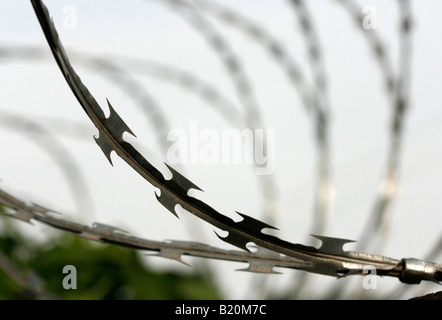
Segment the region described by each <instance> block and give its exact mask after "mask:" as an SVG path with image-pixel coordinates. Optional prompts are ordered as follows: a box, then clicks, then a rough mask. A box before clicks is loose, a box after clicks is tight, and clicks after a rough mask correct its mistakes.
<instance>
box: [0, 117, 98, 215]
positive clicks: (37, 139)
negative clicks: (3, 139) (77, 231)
mask: <svg viewBox="0 0 442 320" xmlns="http://www.w3.org/2000/svg"><path fill="white" fill-rule="evenodd" d="M0 126H1V127H2V128H5V129H8V130H13V131H15V132H19V133H20V134H22V135H24V136H26V137H27V138H29V139H30V140H31V141H32V142H33V143H35V144H37V145H38V146H39V147H40V148H41V149H42V150H43V151H44V152H46V153H47V154H48V156H49V157H50V158H52V160H53V161H54V162H55V163H56V164H57V165H58V167H59V168H60V170H61V172H62V173H63V175H64V176H65V178H66V183H67V184H68V185H69V188H70V191H71V193H72V197H73V200H74V203H75V205H76V212H77V213H81V212H90V213H91V214H94V210H93V208H94V205H93V199H92V196H91V192H90V189H89V186H88V184H87V182H86V178H85V175H84V173H83V171H82V169H81V168H80V166H79V164H78V163H77V162H76V160H75V157H74V155H73V154H72V153H71V152H70V150H69V148H67V147H65V145H64V144H63V143H62V142H61V141H60V140H59V139H58V138H57V137H56V136H55V135H54V134H52V133H51V132H50V131H49V130H47V129H46V128H45V127H43V126H41V125H40V124H39V123H38V122H37V121H34V120H31V119H28V118H27V117H25V116H23V115H19V114H12V113H10V112H7V111H5V110H0ZM5 152H7V151H6V150H5ZM29 157H30V156H29ZM84 210H87V211H84Z"/></svg>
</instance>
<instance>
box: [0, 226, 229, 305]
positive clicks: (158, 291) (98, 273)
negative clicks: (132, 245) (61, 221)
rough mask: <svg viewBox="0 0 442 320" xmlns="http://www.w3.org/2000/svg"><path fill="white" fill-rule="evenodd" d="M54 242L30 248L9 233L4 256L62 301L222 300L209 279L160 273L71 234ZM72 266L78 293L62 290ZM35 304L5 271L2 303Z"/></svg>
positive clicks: (0, 279)
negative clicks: (20, 301) (22, 301)
mask: <svg viewBox="0 0 442 320" xmlns="http://www.w3.org/2000/svg"><path fill="white" fill-rule="evenodd" d="M8 229H9V230H10V228H9V227H8ZM50 242H51V243H53V244H54V245H48V244H44V245H42V244H35V243H30V242H29V241H26V240H25V239H23V237H22V236H20V235H19V234H18V233H17V232H10V231H8V232H4V234H3V235H0V250H1V251H2V252H3V254H5V255H6V256H8V257H9V258H10V259H11V260H12V262H13V263H14V264H15V265H16V266H18V267H19V268H20V270H21V271H23V272H26V271H25V270H26V269H31V270H33V272H35V273H36V274H37V275H38V276H39V277H40V278H42V279H43V280H44V282H45V286H44V289H46V290H48V291H50V292H51V293H53V294H55V295H56V296H58V297H59V298H60V299H87V300H104V299H153V300H172V299H195V300H198V299H220V296H219V294H218V293H217V291H216V288H215V286H214V284H213V283H212V282H211V281H210V280H209V279H207V277H205V276H202V275H198V274H195V273H194V274H187V273H186V274H180V273H175V272H163V271H154V270H152V269H150V268H149V267H147V266H146V265H145V263H144V262H143V261H142V260H141V258H140V252H138V251H135V250H132V249H127V248H122V247H118V246H114V245H103V244H97V243H92V242H91V241H88V240H84V239H82V238H79V237H76V236H71V235H67V234H64V235H62V236H60V237H59V238H57V239H53V240H51V241H50ZM66 265H73V266H75V268H76V271H77V289H76V290H74V289H70V290H66V289H64V288H63V286H62V282H63V278H64V277H66V275H67V274H63V272H62V271H63V267H64V266H66ZM30 298H34V297H33V296H30V293H29V292H27V291H26V290H23V288H22V287H21V286H20V285H18V284H17V283H16V282H15V281H14V280H12V279H11V278H10V277H9V276H8V275H7V274H6V273H5V272H4V271H3V270H0V299H30Z"/></svg>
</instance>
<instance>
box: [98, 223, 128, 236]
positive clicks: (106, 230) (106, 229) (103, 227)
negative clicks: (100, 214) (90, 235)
mask: <svg viewBox="0 0 442 320" xmlns="http://www.w3.org/2000/svg"><path fill="white" fill-rule="evenodd" d="M92 229H93V230H94V231H96V232H98V233H101V234H105V235H112V234H114V233H116V232H122V233H129V232H128V231H126V230H123V229H120V228H117V227H113V226H109V225H107V224H103V223H98V222H94V223H93V224H92Z"/></svg>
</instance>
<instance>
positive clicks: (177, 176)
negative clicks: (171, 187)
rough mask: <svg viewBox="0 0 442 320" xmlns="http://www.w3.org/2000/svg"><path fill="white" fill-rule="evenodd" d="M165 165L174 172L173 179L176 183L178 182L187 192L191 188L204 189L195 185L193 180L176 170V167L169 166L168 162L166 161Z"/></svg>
mask: <svg viewBox="0 0 442 320" xmlns="http://www.w3.org/2000/svg"><path fill="white" fill-rule="evenodd" d="M165 165H166V166H167V167H168V168H169V170H170V171H171V172H172V176H173V178H172V179H173V180H172V181H173V182H175V183H176V184H178V185H179V186H180V187H181V188H182V189H183V190H185V191H186V192H187V191H189V190H190V189H196V190H199V191H203V190H202V189H201V188H199V187H198V186H197V185H195V184H194V183H193V182H192V181H190V180H189V179H187V178H186V177H185V176H183V175H182V174H181V173H179V172H178V171H176V170H175V169H174V168H172V167H171V166H169V165H168V164H167V163H165Z"/></svg>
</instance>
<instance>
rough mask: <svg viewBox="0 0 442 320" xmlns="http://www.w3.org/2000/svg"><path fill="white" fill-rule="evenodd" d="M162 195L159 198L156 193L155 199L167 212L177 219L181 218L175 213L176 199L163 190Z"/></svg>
mask: <svg viewBox="0 0 442 320" xmlns="http://www.w3.org/2000/svg"><path fill="white" fill-rule="evenodd" d="M160 192H161V194H160V195H159V196H158V195H157V194H156V193H155V197H156V198H157V200H158V201H159V203H161V204H162V205H163V206H164V207H165V208H166V209H167V210H169V211H170V212H171V213H172V214H173V215H174V216H175V217H177V218H179V216H178V214H177V213H176V212H175V207H176V205H177V203H176V199H175V197H174V196H173V194H171V193H170V192H168V191H166V190H164V189H161V190H160Z"/></svg>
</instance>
